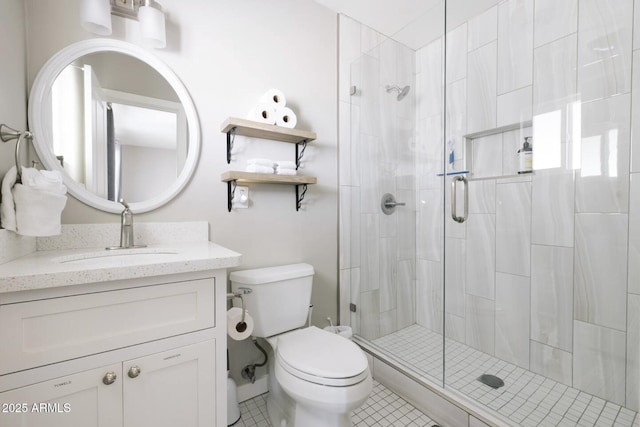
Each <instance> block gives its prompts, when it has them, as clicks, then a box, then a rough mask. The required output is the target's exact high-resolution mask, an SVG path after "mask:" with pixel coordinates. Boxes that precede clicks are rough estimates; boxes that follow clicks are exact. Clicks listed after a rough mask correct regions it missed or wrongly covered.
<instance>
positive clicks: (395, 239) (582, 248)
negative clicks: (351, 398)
mask: <svg viewBox="0 0 640 427" xmlns="http://www.w3.org/2000/svg"><path fill="white" fill-rule="evenodd" d="M468 3H469V4H468V5H465V4H464V2H461V1H457V2H452V4H451V5H449V4H447V2H445V1H440V2H435V3H433V2H432V4H431V5H430V8H429V10H421V11H419V12H418V11H416V13H415V15H414V18H415V19H414V20H413V21H411V22H410V23H408V24H407V25H406V26H405V27H403V28H401V29H400V30H397V31H396V32H395V33H394V34H391V35H385V34H383V33H382V32H381V31H378V30H375V29H373V28H370V27H368V26H367V25H365V24H363V23H361V22H358V21H356V20H355V19H352V18H350V17H347V16H344V15H341V16H340V123H341V127H340V144H339V147H340V153H339V155H340V289H341V303H340V306H341V323H343V324H351V326H352V327H353V329H354V333H355V334H356V338H355V339H356V341H357V342H359V343H361V344H362V345H364V346H366V347H367V349H369V350H371V351H373V352H374V353H375V354H376V355H377V356H379V357H381V358H383V359H384V360H385V361H387V362H389V363H392V364H393V365H394V366H395V367H396V368H397V369H400V370H402V371H405V372H407V373H408V375H410V376H411V377H412V378H414V379H418V380H420V381H424V382H425V383H428V384H430V385H432V386H435V387H441V388H444V389H445V390H448V391H450V392H451V393H452V395H454V396H455V395H459V396H460V398H461V399H462V400H464V401H467V402H472V403H471V404H472V405H475V406H474V408H480V409H479V410H481V411H487V412H490V413H491V414H492V415H494V416H495V417H497V419H500V420H503V422H504V424H505V425H564V424H563V423H575V424H579V425H597V426H601V425H602V426H607V425H611V426H613V425H629V426H633V425H638V424H639V423H640V419H639V418H638V415H637V411H638V410H639V409H640V185H639V184H638V180H640V175H638V176H637V175H636V174H637V173H640V154H639V153H640V145H638V144H639V143H638V142H636V141H634V138H632V135H636V138H635V139H636V140H637V139H638V138H637V135H638V132H635V133H633V132H632V130H634V128H635V127H636V126H637V123H636V122H638V123H640V121H639V120H633V118H634V117H635V115H636V113H637V111H640V104H639V103H640V89H638V88H637V87H636V86H637V85H638V82H640V79H638V77H640V62H639V61H640V56H639V55H640V51H636V50H634V49H638V48H640V31H636V32H634V31H633V28H634V26H635V25H636V24H638V25H640V10H637V9H639V8H640V6H636V7H635V9H636V10H635V12H636V14H639V17H638V19H637V20H636V19H634V1H633V0H616V1H606V2H603V1H601V0H566V1H564V0H563V1H552V0H536V1H533V0H503V1H500V2H495V4H493V5H492V6H491V7H486V8H484V9H482V10H478V11H475V10H472V9H474V7H475V8H476V9H477V6H473V4H474V2H471V1H469V2H468ZM465 9H468V10H466V13H463V12H464V10H465ZM461 10H462V11H463V12H461ZM636 39H638V40H636ZM634 91H635V92H636V93H634Z"/></svg>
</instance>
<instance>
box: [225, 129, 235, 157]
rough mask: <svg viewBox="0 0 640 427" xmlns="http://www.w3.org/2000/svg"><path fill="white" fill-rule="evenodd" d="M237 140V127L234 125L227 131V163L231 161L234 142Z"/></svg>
mask: <svg viewBox="0 0 640 427" xmlns="http://www.w3.org/2000/svg"><path fill="white" fill-rule="evenodd" d="M235 140H236V128H235V126H234V127H232V128H231V129H229V131H228V132H227V164H229V163H231V150H233V143H234V142H235Z"/></svg>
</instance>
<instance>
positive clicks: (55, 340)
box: [0, 279, 215, 375]
mask: <svg viewBox="0 0 640 427" xmlns="http://www.w3.org/2000/svg"><path fill="white" fill-rule="evenodd" d="M214 300H215V297H214V279H202V280H193V281H187V282H177V283H169V284H163V285H155V286H146V287H140V288H132V289H124V290H117V291H110V292H100V293H94V294H84V295H75V296H69V297H63V298H54V299H49V300H39V301H30V302H24V303H19V304H9V305H3V306H0V343H2V345H0V375H4V374H7V373H11V372H16V371H20V370H23V369H29V368H33V367H36V366H42V365H46V364H50V363H56V362H60V361H63V360H68V359H73V358H76V357H82V356H86V355H89V354H95V353H100V352H103V351H107V350H112V349H116V348H121V347H126V346H130V345H135V344H139V343H143V342H148V341H152V340H156V339H161V338H165V337H170V336H174V335H179V334H183V333H187V332H191V331H196V330H200V329H205V328H211V327H214V326H215V311H214V310H215V309H214V303H215V301H214Z"/></svg>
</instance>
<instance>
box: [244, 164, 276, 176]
mask: <svg viewBox="0 0 640 427" xmlns="http://www.w3.org/2000/svg"><path fill="white" fill-rule="evenodd" d="M245 170H246V171H247V172H255V173H270V174H272V173H273V167H271V166H260V165H248V166H247V168H246V169H245Z"/></svg>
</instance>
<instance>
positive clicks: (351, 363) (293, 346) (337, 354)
mask: <svg viewBox="0 0 640 427" xmlns="http://www.w3.org/2000/svg"><path fill="white" fill-rule="evenodd" d="M277 356H278V358H279V359H280V361H281V362H283V365H284V366H286V367H288V368H290V369H287V370H288V371H289V372H291V373H292V374H294V375H296V373H295V371H297V373H300V374H303V376H304V377H319V378H326V379H336V380H339V379H347V378H353V377H359V376H361V374H363V373H365V375H366V372H365V371H367V369H368V362H367V358H366V357H365V355H364V352H363V351H362V350H360V348H359V347H358V346H357V345H356V344H354V343H353V342H351V341H350V340H348V339H346V338H343V337H341V336H338V335H336V334H332V333H330V332H328V331H323V330H321V329H318V328H316V327H315V326H310V327H308V328H305V329H300V330H297V331H294V332H291V333H288V334H286V335H285V336H282V337H280V338H279V339H278V346H277ZM297 376H300V375H297ZM347 382H351V381H347Z"/></svg>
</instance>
